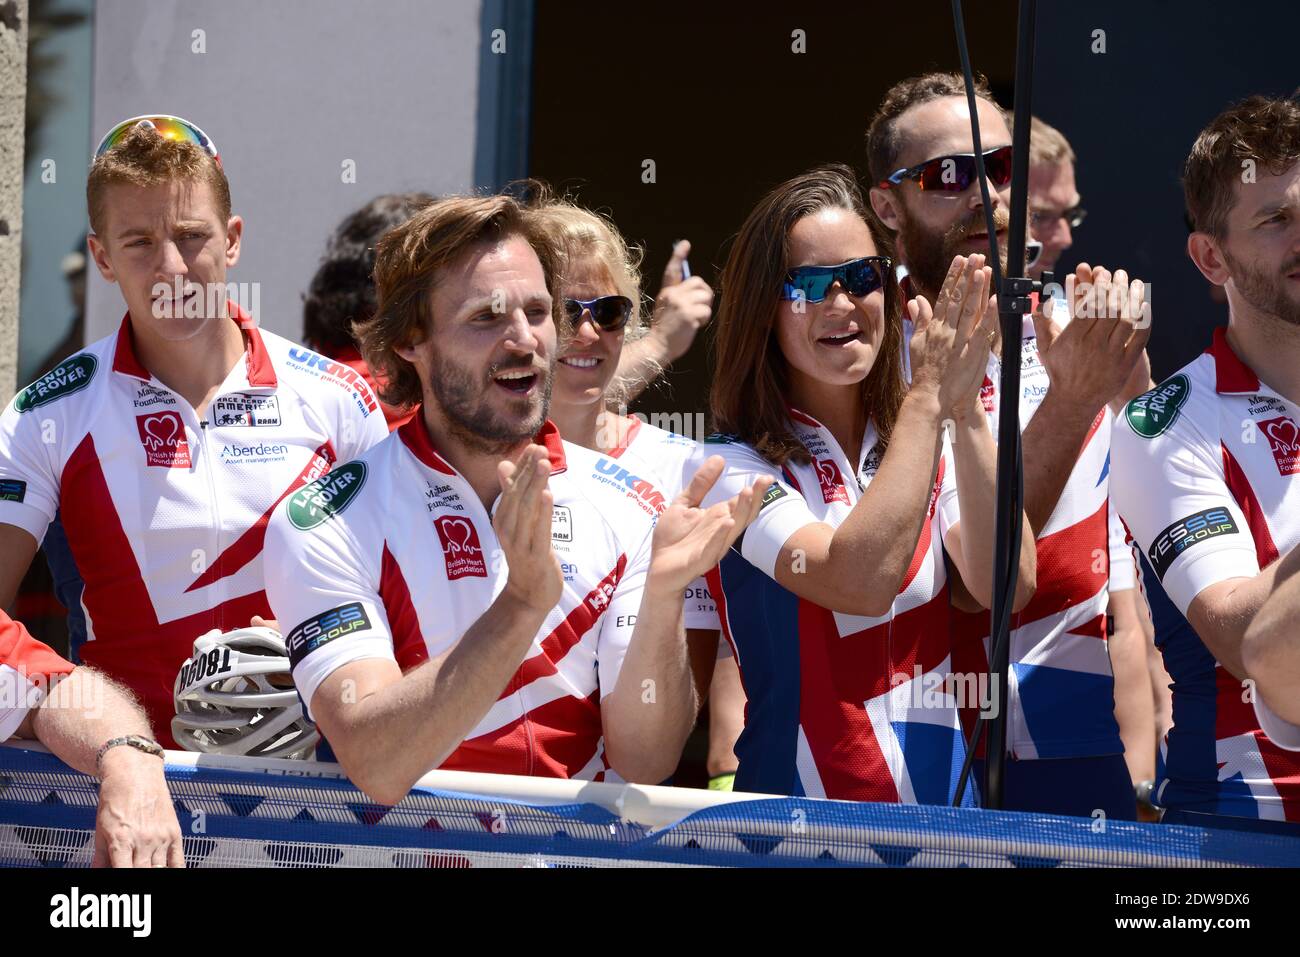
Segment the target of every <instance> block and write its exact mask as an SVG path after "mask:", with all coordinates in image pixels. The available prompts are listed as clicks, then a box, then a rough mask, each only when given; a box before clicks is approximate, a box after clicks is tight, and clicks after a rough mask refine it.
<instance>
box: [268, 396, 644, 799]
mask: <svg viewBox="0 0 1300 957" xmlns="http://www.w3.org/2000/svg"><path fill="white" fill-rule="evenodd" d="M538 441H540V442H541V443H542V444H544V445H545V447H546V449H547V451H548V452H549V454H550V460H551V469H552V472H551V477H550V483H549V487H550V490H551V493H552V495H553V496H554V510H553V516H552V522H551V547H552V549H553V550H554V551H555V553H556V557H557V558H558V559H559V561H560V567H561V571H562V572H563V576H564V594H563V597H562V598H561V599H560V602H559V604H558V605H557V606H556V607H555V608H554V609H552V611H551V613H550V614H549V615H548V616H547V617H546V621H545V622H544V624H543V625H542V628H541V630H540V631H539V632H538V633H537V636H536V637H535V638H534V640H533V645H532V648H531V649H530V650H529V652H528V654H527V656H526V657H525V659H524V661H523V663H522V664H521V665H520V666H519V669H518V670H517V671H516V673H515V674H514V676H513V677H512V678H511V679H510V682H509V683H508V684H507V685H506V686H505V688H504V689H503V690H502V691H501V694H500V696H499V698H498V699H497V701H496V703H495V704H494V705H493V706H492V708H491V709H490V710H489V711H488V713H487V714H486V715H484V716H483V718H482V719H481V720H480V721H479V722H478V724H477V726H476V727H475V728H474V729H473V730H472V731H471V732H470V734H469V735H468V737H467V738H466V739H465V741H464V742H463V743H462V744H461V745H460V746H459V747H458V748H457V749H456V751H455V752H453V753H452V755H451V756H450V757H449V758H448V759H447V761H446V762H445V763H444V764H443V765H442V766H443V767H444V768H448V769H452V770H460V771H486V772H497V773H503V774H529V775H538V776H542V777H562V778H584V779H590V780H602V779H604V778H605V774H606V767H607V765H606V763H605V758H604V748H603V733H604V732H603V725H602V721H601V710H600V701H601V698H603V697H604V696H605V695H607V694H609V693H610V692H611V691H613V690H614V686H615V682H616V681H617V680H618V675H619V670H620V668H621V666H622V663H623V658H624V656H625V655H626V653H627V648H628V644H629V642H630V640H631V638H632V633H633V631H634V629H635V625H636V617H637V612H638V611H639V608H640V604H641V596H642V592H643V589H644V586H645V577H646V573H647V571H648V569H649V563H650V548H651V538H652V533H653V530H654V518H653V516H652V515H650V514H649V513H647V512H645V511H643V510H641V509H639V508H636V507H634V506H632V505H628V506H627V507H625V508H619V509H616V510H614V511H613V512H611V507H610V503H609V499H608V496H607V494H606V493H604V492H602V491H601V490H600V489H598V488H596V487H595V482H596V480H595V476H596V475H597V474H599V473H598V470H597V459H598V457H599V456H598V455H597V454H596V453H594V452H591V451H589V450H587V449H584V448H581V447H579V446H576V445H572V444H570V443H567V442H563V441H561V439H560V436H559V432H558V431H557V430H556V429H555V426H554V425H553V424H552V423H550V422H548V423H547V424H546V426H545V427H544V428H543V430H542V432H541V433H540V434H539V436H538ZM266 550H267V581H266V589H267V595H268V597H269V598H270V600H271V607H272V608H274V609H275V613H276V617H277V618H278V619H279V621H280V624H281V626H282V627H284V628H286V629H289V630H287V631H286V632H285V641H286V643H287V644H288V647H289V657H290V660H291V661H292V664H293V678H294V684H295V685H296V687H297V688H298V692H299V694H300V695H301V696H302V698H303V700H304V701H305V702H307V704H308V706H309V707H310V704H311V700H312V696H313V695H314V694H315V693H316V690H317V689H318V688H319V687H320V685H321V683H322V682H323V681H324V680H325V679H326V678H327V677H328V676H329V675H330V674H331V673H332V672H334V671H335V670H337V669H338V668H340V667H342V666H343V665H345V664H348V663H349V662H353V661H358V660H361V659H364V658H387V659H390V660H393V661H395V662H396V663H397V664H398V666H399V667H401V669H402V670H403V671H408V670H410V669H411V668H413V667H415V666H417V665H419V664H420V663H421V662H423V661H425V660H427V659H429V658H436V657H438V656H440V655H443V654H445V653H446V652H447V651H448V650H450V649H451V648H452V647H454V646H455V645H456V643H457V642H459V641H460V640H461V638H462V637H464V635H465V633H466V631H468V630H469V628H470V626H471V625H473V624H474V622H475V621H477V620H478V619H479V617H481V616H482V615H483V613H484V612H486V611H487V609H488V607H489V606H490V605H491V604H492V602H493V601H494V600H495V599H496V597H497V596H498V595H499V594H500V593H501V591H502V589H504V588H505V585H506V580H507V576H508V573H509V568H508V566H507V564H506V561H505V557H504V555H503V554H502V552H501V549H500V546H499V545H498V543H497V538H496V533H495V530H494V529H493V527H492V521H491V518H490V516H489V514H488V512H487V511H486V510H485V509H484V508H483V504H482V502H481V501H480V500H479V497H478V495H477V494H476V493H475V492H474V490H473V489H472V488H471V486H470V484H469V482H467V481H466V480H465V478H464V477H462V476H461V475H460V474H459V473H458V472H457V471H456V470H455V469H454V468H453V467H452V466H451V465H450V464H448V463H447V461H446V460H445V459H444V458H443V457H442V456H441V455H439V454H438V451H437V450H436V449H435V448H434V447H433V445H432V442H431V441H430V438H429V434H428V431H427V429H426V427H425V424H424V419H423V416H422V415H419V414H417V415H416V416H414V417H413V418H412V419H411V420H410V421H409V422H407V423H406V424H405V425H403V426H402V427H401V428H400V429H398V430H397V431H396V432H394V433H393V434H392V435H391V436H390V437H389V438H388V439H387V440H385V441H384V442H381V443H380V444H379V445H377V446H375V448H373V449H371V450H370V451H369V452H367V453H366V454H365V455H363V456H362V457H361V458H360V459H358V460H357V461H355V462H350V463H348V464H346V465H341V466H338V467H337V468H335V469H334V471H332V472H331V473H330V474H329V475H327V476H325V477H324V478H321V479H319V480H318V481H316V482H314V483H313V484H311V485H310V486H308V487H306V488H304V489H302V490H300V491H299V492H297V493H295V494H294V495H292V496H290V497H289V499H288V500H287V501H286V502H285V503H284V504H283V505H282V506H281V507H280V508H279V509H278V510H277V511H276V514H275V515H274V517H273V518H272V520H271V527H270V530H269V531H268V533H267V542H266Z"/></svg>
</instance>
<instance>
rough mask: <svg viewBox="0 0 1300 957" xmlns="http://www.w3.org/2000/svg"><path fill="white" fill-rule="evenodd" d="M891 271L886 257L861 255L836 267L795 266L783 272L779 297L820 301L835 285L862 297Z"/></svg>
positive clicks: (882, 281) (876, 286) (879, 285)
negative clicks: (783, 276)
mask: <svg viewBox="0 0 1300 957" xmlns="http://www.w3.org/2000/svg"><path fill="white" fill-rule="evenodd" d="M891 269H893V265H892V263H890V261H889V258H888V257H887V256H864V257H862V258H861V259H850V260H849V261H848V262H846V263H840V264H839V265H838V266H796V267H795V268H794V269H791V270H790V271H789V272H788V273H786V278H785V282H784V283H783V284H782V286H781V298H782V299H785V300H798V299H801V300H803V301H804V302H821V301H822V300H823V299H825V298H826V293H827V292H829V291H830V288H831V286H833V285H834V284H835V283H837V282H838V283H839V284H840V285H841V286H843V287H844V290H845V291H846V292H847V293H848V294H849V295H850V296H866V295H869V294H870V293H873V292H875V291H876V290H877V289H879V288H880V287H881V286H883V285H884V284H885V277H886V276H888V275H890V270H891Z"/></svg>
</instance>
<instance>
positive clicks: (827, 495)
mask: <svg viewBox="0 0 1300 957" xmlns="http://www.w3.org/2000/svg"><path fill="white" fill-rule="evenodd" d="M816 463H817V481H818V482H820V483H821V487H822V500H823V501H824V502H826V504H827V505H829V504H830V503H831V502H843V503H844V504H845V505H847V504H849V490H848V489H846V488H845V487H844V476H843V475H842V474H840V467H839V466H838V465H836V464H835V460H834V459H816Z"/></svg>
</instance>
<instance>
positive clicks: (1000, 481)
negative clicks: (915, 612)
mask: <svg viewBox="0 0 1300 957" xmlns="http://www.w3.org/2000/svg"><path fill="white" fill-rule="evenodd" d="M1034 2H1035V0H1021V4H1020V15H1019V33H1018V35H1017V38H1016V86H1015V91H1016V94H1015V95H1016V102H1015V114H1016V118H1015V131H1014V134H1013V142H1012V153H1013V163H1012V182H1011V225H1010V230H1009V233H1008V236H1007V272H1008V275H1007V277H1006V278H1007V281H1006V282H1004V281H1003V276H1002V264H1001V260H1000V257H999V256H998V246H997V229H996V225H995V221H994V215H993V207H992V203H991V199H990V196H989V186H988V179H987V178H986V176H985V172H984V156H983V152H984V151H983V146H982V144H981V142H980V130H979V114H978V112H977V101H976V96H975V78H974V74H973V72H972V70H971V64H970V53H969V50H968V48H967V44H966V26H965V22H964V20H963V17H962V9H961V0H952V15H953V26H954V28H955V30H956V34H957V50H958V54H959V56H960V58H961V68H962V76H963V78H964V80H965V85H966V102H967V107H968V109H969V111H970V121H971V140H972V143H973V146H974V150H975V164H976V175H977V176H978V178H979V186H980V196H981V198H982V200H983V202H984V217H985V228H986V229H987V232H988V238H989V251H990V256H989V259H990V263H991V268H992V271H993V288H994V289H996V290H997V291H998V312H999V317H1000V319H1001V325H1002V373H1001V382H1000V395H1001V396H1002V402H1001V406H1000V408H999V410H998V435H999V442H998V471H997V514H996V519H995V529H996V540H995V542H994V554H993V594H992V602H991V604H992V608H991V610H990V616H989V617H990V631H989V634H990V635H991V638H990V641H989V645H990V649H989V650H990V653H989V678H990V679H991V680H992V681H993V683H994V685H993V686H994V689H995V691H996V697H995V700H996V701H997V710H996V712H995V713H994V714H993V716H992V717H991V718H987V719H986V716H985V715H984V714H981V715H980V717H979V718H978V719H977V720H976V722H975V728H974V730H973V732H972V734H971V740H970V742H969V743H968V746H967V750H966V758H965V761H964V762H963V763H962V769H961V774H960V775H959V777H958V781H957V791H956V797H955V799H954V802H953V803H954V805H960V804H961V800H962V797H963V795H964V794H965V789H966V782H967V780H969V778H970V772H971V767H972V765H973V762H974V759H975V753H976V751H977V750H978V747H979V742H980V738H981V736H982V734H983V731H984V728H985V726H986V724H987V725H989V726H990V731H989V745H988V754H987V757H986V760H985V768H986V777H985V783H986V786H985V793H984V803H985V806H986V807H992V808H999V807H1001V806H1002V785H1003V780H1004V777H1005V762H1006V743H1005V742H1006V720H1007V713H1008V707H1007V688H1008V685H1007V670H1008V667H1009V657H1010V656H1009V650H1010V649H1009V647H1008V646H1009V635H1010V625H1011V609H1012V607H1013V606H1014V601H1015V591H1016V583H1017V579H1018V577H1019V570H1020V565H1019V560H1018V553H1019V543H1020V537H1021V535H1022V534H1023V531H1024V520H1023V519H1024V471H1023V460H1022V457H1021V447H1020V404H1019V402H1018V401H1014V397H1018V396H1019V395H1020V351H1021V337H1022V335H1023V330H1022V319H1021V316H1022V314H1023V312H1022V309H1023V306H1024V302H1023V301H1021V295H1022V294H1024V293H1025V292H1026V290H1027V287H1026V285H1025V281H1024V280H1023V278H1022V277H1023V275H1024V260H1025V238H1026V230H1025V225H1026V224H1025V219H1026V208H1027V204H1026V193H1027V186H1028V170H1029V127H1030V119H1029V107H1030V99H1031V96H1032V93H1031V90H1032V75H1033V45H1034V33H1033V31H1034V13H1035V9H1034ZM1008 397H1012V399H1013V400H1012V401H1009V400H1008Z"/></svg>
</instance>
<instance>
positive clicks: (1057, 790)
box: [867, 73, 1149, 820]
mask: <svg viewBox="0 0 1300 957" xmlns="http://www.w3.org/2000/svg"><path fill="white" fill-rule="evenodd" d="M977 94H978V95H977V98H976V108H977V110H978V118H979V124H980V137H981V145H982V147H983V149H984V164H985V172H986V175H987V176H988V178H989V202H990V204H991V206H992V209H991V211H988V212H991V213H992V219H993V227H994V230H995V231H996V237H995V238H996V240H997V245H998V249H999V254H1000V256H1001V257H1002V259H1003V261H1004V264H1005V257H1006V233H1007V228H1008V226H1009V223H1010V217H1009V214H1008V207H1009V205H1010V201H1011V195H1010V188H1011V160H1012V150H1011V132H1010V130H1009V128H1008V125H1007V121H1006V116H1005V114H1004V113H1003V111H1002V109H1001V107H999V106H998V105H997V103H996V102H994V100H993V98H992V94H991V93H990V92H989V90H988V87H987V85H985V84H984V83H983V81H982V80H981V81H980V83H979V84H977ZM973 148H974V144H973V138H972V135H971V123H970V113H969V109H968V105H967V100H966V92H965V85H964V83H963V81H962V78H961V76H959V75H957V74H945V73H932V74H927V75H924V76H918V77H912V78H909V79H907V80H903V81H901V82H900V83H897V84H895V85H894V86H893V87H892V88H891V89H890V90H889V91H888V92H887V93H886V94H885V97H884V99H883V100H882V101H881V103H880V106H879V107H878V108H877V110H876V113H875V116H874V117H873V118H872V121H871V124H870V127H869V129H868V130H867V157H868V164H869V167H870V173H871V179H872V182H873V183H874V184H875V186H874V187H873V188H872V190H871V205H872V209H873V210H874V212H875V214H876V216H877V217H878V218H879V219H880V221H881V222H882V223H883V224H884V226H885V227H886V229H887V230H888V231H889V232H890V233H892V234H893V235H894V236H895V238H896V242H897V253H898V257H899V259H900V261H901V262H902V263H903V265H904V266H905V267H906V268H907V270H908V276H907V280H906V282H907V283H908V284H909V285H910V286H911V287H912V293H911V294H915V293H919V294H921V295H924V296H926V297H933V296H934V295H936V294H937V293H938V291H939V288H940V285H941V283H942V279H943V276H944V275H945V273H946V271H947V269H948V266H949V264H950V263H951V261H952V259H953V257H954V256H957V255H966V256H970V255H973V254H975V253H978V252H984V251H986V250H988V248H989V237H988V226H987V217H986V210H985V208H984V202H983V197H982V195H981V191H980V184H979V181H978V174H977V166H976V162H975V156H974V153H973ZM1112 286H1115V287H1120V288H1122V289H1123V290H1124V292H1125V293H1126V296H1125V297H1124V308H1123V309H1122V311H1121V312H1120V314H1119V316H1118V317H1117V318H1116V319H1113V320H1112V319H1109V318H1105V317H1103V316H1100V315H1098V314H1099V313H1101V312H1102V311H1103V310H1100V309H1096V308H1092V309H1089V310H1086V311H1085V310H1083V309H1081V308H1080V309H1076V310H1075V314H1076V315H1078V316H1079V318H1076V319H1074V320H1073V321H1072V322H1069V324H1068V325H1067V324H1065V323H1062V322H1058V321H1056V320H1053V319H1051V318H1044V317H1043V316H1042V315H1041V314H1040V315H1035V316H1034V317H1033V319H1032V321H1031V320H1030V319H1029V318H1028V317H1026V319H1025V323H1024V332H1023V335H1024V341H1023V346H1022V348H1023V356H1024V358H1023V361H1022V368H1021V395H1020V396H1019V407H1020V424H1021V429H1022V430H1023V443H1024V454H1023V461H1024V503H1025V505H1024V507H1025V514H1026V516H1027V518H1028V521H1029V523H1030V527H1031V529H1032V532H1033V535H1034V538H1035V540H1036V542H1037V548H1038V588H1037V592H1036V594H1035V596H1034V599H1033V601H1032V602H1031V603H1030V604H1029V605H1028V607H1026V608H1025V609H1023V610H1022V611H1020V612H1019V613H1018V614H1016V615H1015V616H1014V617H1013V619H1012V631H1011V636H1010V640H1011V670H1010V674H1009V690H1010V712H1009V716H1008V735H1007V747H1008V749H1009V751H1010V756H1011V758H1012V761H1010V762H1009V763H1008V765H1007V777H1006V792H1005V795H1004V801H1003V807H1005V808H1007V809H1010V810H1025V811H1043V812H1048V813H1057V814H1072V815H1077V816H1083V817H1089V816H1096V814H1097V813H1098V812H1100V813H1102V814H1104V815H1105V816H1107V817H1112V818H1120V819H1129V820H1131V819H1133V818H1134V817H1135V815H1136V802H1135V798H1134V793H1133V789H1132V785H1131V783H1130V780H1129V775H1128V771H1127V768H1126V765H1125V762H1124V756H1123V744H1122V742H1121V740H1120V737H1119V731H1118V728H1117V725H1116V722H1115V717H1114V706H1115V703H1114V693H1113V688H1114V681H1113V678H1112V675H1111V667H1110V661H1109V657H1108V653H1107V646H1106V606H1107V578H1108V565H1109V554H1108V525H1109V523H1108V517H1109V516H1108V504H1107V493H1108V485H1107V481H1106V477H1107V474H1108V470H1109V463H1110V426H1111V419H1112V416H1111V413H1110V411H1109V409H1108V408H1107V402H1108V401H1109V400H1111V399H1112V398H1113V397H1114V396H1115V395H1116V394H1118V393H1119V391H1120V389H1121V387H1122V386H1123V385H1124V383H1125V381H1126V380H1127V379H1128V377H1129V375H1130V373H1131V371H1132V370H1133V368H1134V366H1135V365H1136V364H1137V362H1138V360H1139V358H1140V357H1141V355H1142V351H1143V348H1144V346H1145V343H1146V339H1147V337H1148V335H1149V322H1141V321H1139V316H1140V315H1142V314H1143V312H1144V311H1143V299H1142V297H1143V293H1144V290H1143V288H1142V285H1141V283H1134V284H1133V285H1132V287H1131V288H1130V285H1129V281H1128V277H1127V275H1126V274H1125V273H1124V272H1123V271H1122V270H1120V271H1118V272H1116V273H1115V274H1114V276H1112V274H1111V273H1110V272H1109V271H1107V270H1105V269H1101V268H1098V269H1096V270H1093V269H1092V268H1090V267H1089V266H1087V265H1081V266H1080V267H1079V268H1078V270H1077V271H1076V273H1075V274H1074V275H1073V276H1070V277H1068V280H1067V298H1068V299H1069V300H1070V301H1071V303H1074V304H1076V305H1079V306H1081V305H1083V304H1084V303H1085V301H1086V302H1087V303H1089V304H1091V303H1093V302H1094V301H1096V302H1101V303H1103V304H1104V303H1106V302H1107V300H1106V299H1105V298H1104V297H1105V296H1106V295H1107V294H1108V292H1109V290H1110V289H1111V288H1112ZM1089 296H1096V297H1097V299H1096V300H1093V299H1092V298H1089ZM1145 314H1146V315H1149V313H1145ZM1060 318H1061V317H1059V316H1058V317H1057V320H1059V319H1060ZM1062 326H1064V328H1062ZM1138 326H1142V328H1137V327H1138ZM999 377H1000V373H999V363H998V360H997V359H996V357H991V358H990V362H989V368H988V372H987V375H986V378H985V383H984V390H983V393H982V398H983V399H984V408H985V411H986V412H987V413H988V415H989V417H990V424H991V425H992V427H993V429H994V433H995V435H996V431H997V407H998V402H999V398H1000V396H999V395H998V391H997V383H998V381H999ZM955 621H956V624H955V625H954V639H953V643H954V652H953V662H954V670H956V671H967V672H972V673H978V672H983V671H986V670H987V668H988V656H989V653H990V649H989V648H988V631H989V628H988V617H987V616H985V615H972V616H964V617H957V618H955ZM965 717H966V719H967V726H968V727H970V726H972V725H973V720H974V713H973V712H972V711H971V710H969V709H968V710H967V712H966V715H965ZM981 747H982V745H981ZM981 753H982V751H981Z"/></svg>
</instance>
